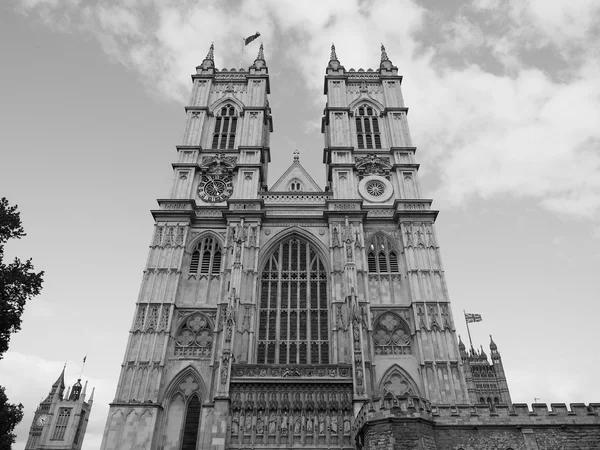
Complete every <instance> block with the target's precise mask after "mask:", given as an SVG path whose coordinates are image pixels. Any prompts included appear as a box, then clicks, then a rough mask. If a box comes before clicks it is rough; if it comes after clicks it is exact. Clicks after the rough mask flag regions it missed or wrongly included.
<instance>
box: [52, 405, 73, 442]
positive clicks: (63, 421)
mask: <svg viewBox="0 0 600 450" xmlns="http://www.w3.org/2000/svg"><path fill="white" fill-rule="evenodd" d="M71 409H72V408H60V409H59V410H58V417H57V419H56V425H55V426H54V432H53V433H52V438H51V440H56V441H62V440H63V439H64V438H65V431H67V425H68V424H69V417H71Z"/></svg>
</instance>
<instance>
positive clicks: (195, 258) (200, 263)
mask: <svg viewBox="0 0 600 450" xmlns="http://www.w3.org/2000/svg"><path fill="white" fill-rule="evenodd" d="M222 258H223V252H222V251H221V245H220V244H219V242H218V241H217V240H216V239H215V238H213V237H212V236H209V237H206V238H204V239H202V240H201V241H200V242H199V243H198V245H197V246H196V248H195V249H194V251H193V252H192V259H191V261H190V275H196V274H198V273H200V275H209V274H211V275H219V274H220V272H221V261H222Z"/></svg>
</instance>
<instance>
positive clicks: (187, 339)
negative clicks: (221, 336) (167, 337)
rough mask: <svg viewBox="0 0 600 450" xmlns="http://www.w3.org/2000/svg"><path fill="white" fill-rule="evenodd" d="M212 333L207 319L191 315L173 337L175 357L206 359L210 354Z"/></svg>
mask: <svg viewBox="0 0 600 450" xmlns="http://www.w3.org/2000/svg"><path fill="white" fill-rule="evenodd" d="M212 341H213V333H212V329H211V326H210V322H209V321H208V319H207V318H206V317H205V316H204V315H203V314H201V313H195V314H192V315H191V316H190V317H188V318H187V319H186V320H185V322H184V324H183V326H182V327H181V328H180V329H179V331H178V332H177V334H176V336H175V356H192V357H200V358H208V357H210V355H211V352H212Z"/></svg>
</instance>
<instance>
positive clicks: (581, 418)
mask: <svg viewBox="0 0 600 450" xmlns="http://www.w3.org/2000/svg"><path fill="white" fill-rule="evenodd" d="M192 80H193V88H192V94H191V98H190V102H189V106H187V107H186V113H187V118H186V124H185V132H184V135H183V142H182V143H181V145H178V146H177V158H176V161H175V162H174V163H173V170H174V175H173V185H172V188H171V193H170V196H169V198H165V199H159V200H158V204H159V208H158V209H156V210H153V211H152V214H153V216H154V220H155V226H154V233H153V236H152V239H151V244H150V251H149V256H148V261H147V265H146V268H145V270H144V276H143V282H142V287H141V290H140V294H139V298H138V301H137V307H136V311H135V316H134V318H133V322H132V327H131V330H130V334H129V340H128V343H127V348H126V351H125V357H124V360H123V364H122V369H121V374H120V377H119V382H118V387H117V392H116V395H115V399H114V401H113V402H112V403H111V405H110V411H109V415H108V419H107V423H106V428H105V432H104V436H103V441H102V449H104V450H113V449H128V450H129V449H136V450H137V449H140V450H141V449H152V450H154V449H161V450H197V449H214V450H224V449H240V450H241V449H251V448H270V449H276V448H277V449H284V448H285V449H288V448H312V449H324V448H330V449H336V448H340V449H341V448H344V449H354V448H362V447H364V448H365V449H379V448H381V449H384V448H385V449H390V448H394V449H431V450H433V449H453V450H456V449H458V448H462V449H464V450H467V449H475V448H490V449H503V450H506V449H507V448H511V449H514V450H517V449H538V448H539V449H542V448H554V447H542V446H541V444H539V443H540V442H542V441H543V439H550V440H552V439H558V438H557V437H556V436H558V435H560V432H561V430H562V432H565V430H566V431H568V428H569V427H570V426H571V425H570V424H571V423H576V424H578V425H577V426H579V427H580V428H581V426H583V427H584V428H585V427H587V428H586V430H588V431H589V430H591V431H590V432H589V433H588V434H586V436H587V435H590V436H592V437H591V438H594V436H595V438H597V439H598V441H600V425H599V421H598V417H597V412H598V410H599V409H600V408H598V406H597V405H590V406H583V405H572V410H570V411H569V410H567V408H566V406H564V405H562V406H561V405H556V408H553V409H554V410H555V411H553V412H549V411H548V410H547V409H545V410H543V408H541V407H540V410H539V411H537V412H536V411H535V410H534V411H533V412H532V411H529V410H528V409H527V406H525V405H513V404H512V403H511V398H510V395H509V391H508V386H507V383H506V378H505V374H504V369H503V367H502V361H501V358H500V354H499V353H498V351H497V348H496V345H495V344H494V343H493V342H492V343H491V345H490V350H491V355H490V356H491V362H488V358H487V355H486V354H485V353H484V352H483V350H481V351H480V352H476V351H474V350H473V349H470V350H469V351H467V350H466V349H465V346H464V345H463V344H462V342H459V339H458V338H457V335H456V332H455V325H454V318H453V313H452V308H451V305H450V300H449V296H448V289H447V286H446V281H445V277H444V271H443V266H442V263H441V258H440V250H439V246H438V240H437V237H436V231H435V225H434V223H435V219H436V216H437V214H438V212H437V211H434V210H432V209H431V203H432V201H431V200H429V199H424V198H422V194H421V188H420V185H419V178H418V174H417V171H418V168H419V165H418V164H417V162H416V158H415V152H416V148H415V147H414V146H413V144H412V141H411V138H410V134H409V130H408V124H407V112H408V108H406V107H405V105H404V101H403V98H402V90H401V83H402V76H401V75H399V74H398V69H397V67H395V66H394V65H393V64H392V62H391V61H390V60H389V58H388V56H387V54H386V52H385V49H384V48H383V46H382V53H381V62H380V65H379V68H378V69H376V70H371V69H369V70H366V71H365V70H362V69H360V70H358V71H355V70H354V69H350V70H346V69H345V68H344V67H343V66H342V65H341V64H340V62H339V60H338V58H337V56H336V53H335V48H334V47H333V46H332V52H331V58H330V61H329V64H328V66H327V69H326V75H325V84H324V93H325V95H326V96H327V100H326V105H325V110H324V116H323V119H322V132H323V134H324V136H325V148H324V150H323V164H324V170H325V173H326V186H325V190H322V189H321V188H320V187H319V186H318V185H317V184H316V183H315V182H314V181H313V179H312V177H311V176H310V174H309V173H307V171H306V170H305V169H304V168H303V167H302V165H301V164H300V161H299V157H298V155H297V154H296V155H295V157H294V161H293V162H292V164H291V166H290V167H289V169H288V170H287V171H286V172H285V173H284V174H283V175H282V176H281V178H280V179H279V180H277V181H276V182H275V183H274V184H273V185H272V186H271V188H268V186H267V174H268V167H269V162H270V159H271V158H270V146H269V140H270V133H271V132H272V131H273V120H272V117H271V109H270V107H269V101H268V95H269V94H270V86H269V73H268V68H267V64H266V61H265V58H264V55H263V49H262V45H261V47H260V50H259V53H258V56H257V58H256V60H255V61H254V63H253V64H252V66H250V67H249V68H248V69H247V70H244V69H240V70H236V69H230V70H227V69H224V70H217V69H215V65H214V57H213V47H212V46H211V49H210V51H209V53H208V55H207V57H206V58H205V59H204V61H203V62H202V64H201V65H199V66H198V67H197V68H196V74H194V75H193V76H192ZM544 406H545V405H544ZM534 407H535V405H534ZM562 407H564V411H563V410H562V409H561V408H562ZM538 413H539V414H538ZM532 414H535V417H533V416H532ZM532 417H533V418H532ZM540 424H542V425H543V424H546V425H544V426H545V428H544V427H543V426H542V427H541V428H540V426H541V425H540ZM580 428H577V429H578V430H579V429H580ZM556 430H558V431H556ZM594 433H596V434H594ZM570 436H571V437H572V436H573V434H571V435H570ZM577 436H579V434H578V435H577ZM559 437H560V436H559ZM484 442H485V443H486V445H485V446H481V445H483V444H482V443H484ZM543 442H546V441H543ZM548 442H550V441H548ZM552 442H554V441H552ZM557 442H558V441H557ZM561 442H562V441H561ZM565 442H567V441H565ZM581 442H583V441H581ZM581 442H580V444H581ZM590 442H593V441H590ZM556 448H559V447H556ZM564 448H571V447H567V446H565V447H564ZM573 448H588V447H584V446H579V447H573ZM589 448H597V447H589Z"/></svg>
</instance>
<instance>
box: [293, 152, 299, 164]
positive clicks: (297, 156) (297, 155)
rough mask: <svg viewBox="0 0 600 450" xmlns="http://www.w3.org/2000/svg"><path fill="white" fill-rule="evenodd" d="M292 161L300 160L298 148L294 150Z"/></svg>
mask: <svg viewBox="0 0 600 450" xmlns="http://www.w3.org/2000/svg"><path fill="white" fill-rule="evenodd" d="M294 161H297V162H300V152H299V151H298V149H296V150H294Z"/></svg>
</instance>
